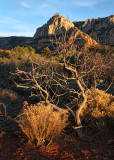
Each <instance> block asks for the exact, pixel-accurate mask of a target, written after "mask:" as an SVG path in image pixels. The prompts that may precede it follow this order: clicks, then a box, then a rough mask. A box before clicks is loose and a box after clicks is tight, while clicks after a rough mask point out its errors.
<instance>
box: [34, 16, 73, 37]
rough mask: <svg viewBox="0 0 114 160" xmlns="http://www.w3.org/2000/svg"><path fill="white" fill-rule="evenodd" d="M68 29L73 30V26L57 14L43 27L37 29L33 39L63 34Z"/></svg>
mask: <svg viewBox="0 0 114 160" xmlns="http://www.w3.org/2000/svg"><path fill="white" fill-rule="evenodd" d="M70 28H74V24H73V23H72V22H70V21H69V20H68V19H66V18H65V17H62V16H61V15H60V14H59V13H57V14H55V15H54V16H53V17H52V18H50V20H49V21H48V22H47V23H46V24H45V25H43V26H42V27H40V28H38V29H37V31H36V33H35V35H34V37H33V38H39V37H45V36H49V35H60V34H61V33H63V32H67V31H68V30H69V29H70Z"/></svg>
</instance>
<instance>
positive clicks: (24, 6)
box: [21, 1, 30, 9]
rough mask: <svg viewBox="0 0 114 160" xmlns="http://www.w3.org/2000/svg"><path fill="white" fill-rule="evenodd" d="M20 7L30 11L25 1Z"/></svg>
mask: <svg viewBox="0 0 114 160" xmlns="http://www.w3.org/2000/svg"><path fill="white" fill-rule="evenodd" d="M21 6H22V7H23V8H24V9H30V6H29V5H28V4H27V3H26V2H25V1H22V2H21Z"/></svg>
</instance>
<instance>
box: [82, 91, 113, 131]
mask: <svg viewBox="0 0 114 160" xmlns="http://www.w3.org/2000/svg"><path fill="white" fill-rule="evenodd" d="M113 99H114V97H113V96H112V95H111V94H108V93H105V92H104V91H102V90H99V89H91V95H89V96H88V102H87V105H86V107H85V108H84V109H83V110H82V113H81V116H82V117H83V119H85V121H86V123H87V124H89V125H92V127H97V128H99V129H101V127H102V128H105V129H106V128H108V129H111V130H113V129H114V127H113V126H114V124H113V123H114V102H113Z"/></svg>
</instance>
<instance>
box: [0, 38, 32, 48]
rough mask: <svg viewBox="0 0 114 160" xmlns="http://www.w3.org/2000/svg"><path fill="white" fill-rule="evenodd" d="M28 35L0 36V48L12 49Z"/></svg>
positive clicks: (25, 39)
mask: <svg viewBox="0 0 114 160" xmlns="http://www.w3.org/2000/svg"><path fill="white" fill-rule="evenodd" d="M29 39H30V37H16V36H11V37H1V38H0V49H12V48H14V47H15V46H17V45H21V44H22V43H23V42H25V41H27V40H29Z"/></svg>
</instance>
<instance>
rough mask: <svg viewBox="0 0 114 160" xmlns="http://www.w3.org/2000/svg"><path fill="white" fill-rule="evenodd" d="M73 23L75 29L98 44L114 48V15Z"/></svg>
mask: <svg viewBox="0 0 114 160" xmlns="http://www.w3.org/2000/svg"><path fill="white" fill-rule="evenodd" d="M73 23H74V25H75V27H77V28H79V29H80V30H81V31H82V32H85V33H87V34H88V35H89V36H90V37H92V38H93V39H94V40H96V41H97V42H98V43H99V44H101V45H111V46H114V15H111V16H109V17H105V18H98V19H95V18H94V19H88V20H86V21H80V22H73Z"/></svg>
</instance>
